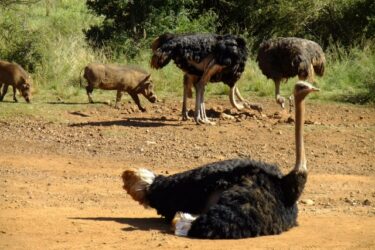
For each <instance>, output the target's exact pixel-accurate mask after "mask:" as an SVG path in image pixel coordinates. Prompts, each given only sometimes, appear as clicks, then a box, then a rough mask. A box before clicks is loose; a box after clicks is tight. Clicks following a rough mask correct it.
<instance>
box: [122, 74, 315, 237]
mask: <svg viewBox="0 0 375 250" xmlns="http://www.w3.org/2000/svg"><path fill="white" fill-rule="evenodd" d="M317 90H318V89H316V88H315V87H313V86H312V85H311V84H309V83H307V82H303V81H299V82H297V84H296V85H295V89H294V97H295V105H296V126H295V139H296V164H295V167H294V168H293V169H292V171H290V172H289V173H288V174H287V175H283V174H282V172H281V171H280V169H279V168H278V167H277V166H276V165H273V164H269V163H264V162H258V161H254V160H251V159H232V160H226V161H220V162H215V163H211V164H207V165H205V166H202V167H199V168H196V169H192V170H189V171H185V172H182V173H178V174H174V175H171V176H162V175H155V174H153V173H152V172H150V171H148V170H146V169H139V170H126V171H125V172H124V173H123V181H124V189H125V190H126V191H127V192H128V193H129V194H130V195H131V196H132V197H133V199H135V200H136V201H138V202H139V203H141V204H142V205H144V206H145V207H152V208H155V209H156V210H157V212H158V213H159V214H160V215H162V216H164V217H165V218H166V219H167V220H168V221H171V220H172V219H173V217H175V218H174V220H173V225H174V226H175V234H177V235H182V236H190V237H195V238H227V239H228V238H245V237H256V236H260V235H273V234H280V233H281V232H284V231H286V230H288V229H290V228H292V227H294V226H296V225H297V216H298V208H297V204H296V202H297V200H298V198H299V197H300V195H301V193H302V191H303V189H304V186H305V183H306V180H307V168H306V157H305V149H304V143H303V124H304V111H305V109H304V99H305V97H306V96H307V95H308V94H309V93H311V92H314V91H317ZM191 214H195V215H197V216H196V217H195V216H193V215H191Z"/></svg>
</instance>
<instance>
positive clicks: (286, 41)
mask: <svg viewBox="0 0 375 250" xmlns="http://www.w3.org/2000/svg"><path fill="white" fill-rule="evenodd" d="M257 61H258V65H259V68H260V69H261V71H262V73H263V74H264V75H265V76H266V77H267V78H269V79H272V80H273V81H274V82H275V98H276V102H277V103H279V104H280V105H281V107H282V108H284V107H285V98H284V97H282V96H281V95H280V83H281V81H282V80H283V79H285V80H287V79H288V78H290V77H294V76H297V75H298V78H299V79H300V80H307V81H309V82H310V83H313V82H314V81H315V80H314V75H315V74H317V75H319V76H323V74H324V64H325V55H324V52H323V50H322V48H321V47H320V46H319V44H317V43H316V42H313V41H310V40H307V39H302V38H297V37H279V38H274V39H270V40H267V41H264V42H262V43H261V45H260V47H259V50H258V56H257Z"/></svg>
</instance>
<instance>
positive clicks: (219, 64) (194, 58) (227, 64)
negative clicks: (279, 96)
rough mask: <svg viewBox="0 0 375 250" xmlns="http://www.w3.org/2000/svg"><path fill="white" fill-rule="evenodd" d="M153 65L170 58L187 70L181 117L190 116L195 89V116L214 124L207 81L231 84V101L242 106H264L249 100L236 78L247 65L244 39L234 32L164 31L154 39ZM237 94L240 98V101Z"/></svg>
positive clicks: (196, 118) (236, 106)
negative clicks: (207, 101)
mask: <svg viewBox="0 0 375 250" xmlns="http://www.w3.org/2000/svg"><path fill="white" fill-rule="evenodd" d="M151 48H152V52H153V56H152V59H151V67H152V68H155V69H160V68H163V67H164V66H165V65H167V64H168V63H169V62H170V61H171V60H173V61H174V62H175V64H176V65H177V67H179V68H180V69H181V70H182V71H183V72H184V80H183V82H184V91H183V102H182V118H183V120H187V119H188V112H187V108H186V105H187V98H188V97H189V98H191V97H192V87H193V86H194V88H195V90H196V99H195V113H194V119H195V121H196V123H197V124H211V122H210V121H209V120H208V118H207V116H206V111H205V105H204V91H205V86H206V84H207V83H208V82H220V81H222V82H224V83H225V84H226V85H228V86H229V87H230V94H229V97H230V102H231V104H232V105H233V106H234V107H235V108H237V109H238V110H241V109H243V108H245V107H247V108H252V109H255V110H258V111H261V110H262V107H261V106H260V105H258V104H249V103H247V102H245V100H244V99H243V97H242V96H241V94H240V92H239V90H238V88H237V86H236V82H237V80H238V79H239V78H240V77H241V74H242V72H243V71H244V69H245V63H246V60H247V48H246V43H245V40H243V39H242V38H240V37H236V36H233V35H215V34H183V35H174V34H168V33H167V34H163V35H161V36H159V37H158V38H157V39H156V40H155V41H154V42H153V43H152V46H151ZM235 97H237V98H238V99H239V100H240V101H241V102H240V103H238V102H237V101H236V99H235Z"/></svg>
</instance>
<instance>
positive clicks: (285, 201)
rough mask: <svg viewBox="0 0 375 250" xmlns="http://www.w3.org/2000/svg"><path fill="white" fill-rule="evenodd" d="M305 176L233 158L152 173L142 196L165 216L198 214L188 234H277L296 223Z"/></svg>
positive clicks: (227, 236) (236, 235)
mask: <svg viewBox="0 0 375 250" xmlns="http://www.w3.org/2000/svg"><path fill="white" fill-rule="evenodd" d="M306 178H307V175H306V174H297V173H295V172H293V171H292V172H291V173H289V174H288V175H285V176H283V175H282V173H281V172H280V170H279V169H278V168H277V166H275V165H271V164H266V163H262V162H257V161H253V160H250V159H233V160H226V161H221V162H216V163H211V164H208V165H205V166H202V167H200V168H196V169H193V170H189V171H186V172H182V173H178V174H175V175H171V176H162V175H159V176H156V178H155V180H154V181H153V183H152V184H151V185H150V186H149V187H148V189H147V191H146V199H147V200H148V204H149V206H151V207H153V208H155V209H156V210H157V212H158V213H159V214H160V215H162V216H164V217H165V218H166V219H167V220H171V219H172V218H173V216H174V215H175V213H176V212H177V211H182V212H187V213H192V214H199V215H200V216H199V217H198V218H197V219H196V220H195V221H194V222H193V223H192V226H191V229H190V230H189V236H191V237H196V238H243V237H253V236H258V235H270V234H279V233H281V232H283V231H286V230H288V229H289V228H291V227H293V226H295V225H296V224H297V214H298V209H297V205H296V201H297V199H298V198H299V196H300V195H301V193H302V190H303V187H304V185H305V182H306ZM212 197H216V198H214V199H212ZM212 200H214V201H213V202H210V201H212Z"/></svg>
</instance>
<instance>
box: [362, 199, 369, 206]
mask: <svg viewBox="0 0 375 250" xmlns="http://www.w3.org/2000/svg"><path fill="white" fill-rule="evenodd" d="M362 205H363V206H371V201H370V200H368V199H366V200H364V201H363V202H362Z"/></svg>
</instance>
